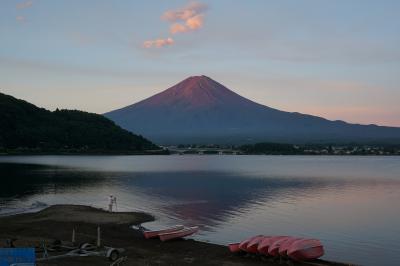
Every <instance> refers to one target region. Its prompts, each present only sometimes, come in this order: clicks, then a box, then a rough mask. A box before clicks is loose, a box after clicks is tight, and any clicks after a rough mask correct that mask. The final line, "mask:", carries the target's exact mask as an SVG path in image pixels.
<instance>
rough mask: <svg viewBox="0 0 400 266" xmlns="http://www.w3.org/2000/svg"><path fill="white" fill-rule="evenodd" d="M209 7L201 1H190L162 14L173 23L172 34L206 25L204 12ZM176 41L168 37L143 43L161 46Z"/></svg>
mask: <svg viewBox="0 0 400 266" xmlns="http://www.w3.org/2000/svg"><path fill="white" fill-rule="evenodd" d="M207 9H208V7H207V5H206V4H203V3H199V2H190V3H189V4H187V5H186V6H184V7H182V8H179V9H176V10H167V11H165V12H164V14H163V15H162V16H161V19H162V20H164V21H167V22H169V23H171V25H170V28H169V32H170V33H171V34H177V33H185V32H191V31H195V30H198V29H200V28H202V27H203V25H204V13H205V12H206V11H207ZM174 43H175V41H174V40H173V39H172V38H171V37H168V38H166V39H156V40H148V41H145V42H144V43H143V47H144V48H153V47H154V48H161V47H165V46H171V45H173V44H174Z"/></svg>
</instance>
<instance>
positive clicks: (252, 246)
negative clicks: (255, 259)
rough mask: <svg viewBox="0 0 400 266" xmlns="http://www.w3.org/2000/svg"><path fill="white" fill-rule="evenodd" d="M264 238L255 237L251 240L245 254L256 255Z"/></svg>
mask: <svg viewBox="0 0 400 266" xmlns="http://www.w3.org/2000/svg"><path fill="white" fill-rule="evenodd" d="M264 238H265V236H257V237H254V238H253V240H251V241H250V242H249V243H248V244H247V247H246V250H247V252H249V253H257V248H258V245H259V244H260V242H261V241H262V240H263V239H264Z"/></svg>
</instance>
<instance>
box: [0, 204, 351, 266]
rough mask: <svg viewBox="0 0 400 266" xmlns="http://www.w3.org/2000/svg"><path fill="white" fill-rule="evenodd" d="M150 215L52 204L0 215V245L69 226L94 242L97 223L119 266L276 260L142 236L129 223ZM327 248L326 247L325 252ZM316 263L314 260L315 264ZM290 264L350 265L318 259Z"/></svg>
mask: <svg viewBox="0 0 400 266" xmlns="http://www.w3.org/2000/svg"><path fill="white" fill-rule="evenodd" d="M154 219H155V218H154V217H153V216H152V215H149V214H146V213H138V212H114V213H110V212H107V211H105V210H102V209H97V208H93V207H89V206H81V205H53V206H50V207H48V208H46V209H44V210H41V211H39V212H35V213H24V214H17V215H12V216H5V217H0V240H1V241H0V247H3V246H4V245H5V240H7V239H16V240H15V241H14V244H15V246H16V247H39V246H40V245H41V243H43V241H44V242H45V243H47V244H49V243H53V242H54V240H61V241H63V242H64V243H65V242H68V241H71V232H72V229H73V228H75V229H76V241H77V243H85V242H88V243H93V244H94V243H95V240H96V232H97V226H100V227H101V232H102V233H101V236H102V237H101V238H102V243H103V245H104V246H111V247H116V248H124V249H125V252H124V253H123V254H122V255H123V256H127V260H126V261H125V262H124V265H139V266H140V265H143V266H144V265H193V266H197V265H206V266H207V265H227V266H228V265H229V266H239V265H264V266H265V265H267V266H278V265H281V264H280V263H279V261H272V260H268V259H266V258H262V257H260V256H254V257H249V256H241V255H236V254H232V253H230V252H229V251H228V248H227V247H226V246H222V245H217V244H211V243H205V242H199V241H195V240H191V239H187V240H177V241H170V242H161V241H159V240H158V239H144V238H143V236H142V233H141V232H140V231H139V230H134V229H132V228H131V226H132V225H139V224H141V223H144V222H150V221H154ZM328 252H329V251H328ZM315 263H317V264H315ZM37 265H39V266H41V265H58V266H64V265H65V266H70V265H75V266H81V265H82V266H84V265H107V266H108V265H110V262H109V261H108V260H107V259H106V258H104V257H70V258H62V259H54V260H47V261H41V262H40V263H38V264H37ZM293 265H319V266H330V265H332V266H333V265H351V264H342V263H336V262H329V261H324V260H317V261H315V262H314V264H311V263H294V264H293Z"/></svg>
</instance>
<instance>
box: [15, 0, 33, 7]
mask: <svg viewBox="0 0 400 266" xmlns="http://www.w3.org/2000/svg"><path fill="white" fill-rule="evenodd" d="M32 4H33V1H32V0H29V1H25V2H21V3H18V4H17V5H16V8H17V9H25V8H28V7H31V6H32Z"/></svg>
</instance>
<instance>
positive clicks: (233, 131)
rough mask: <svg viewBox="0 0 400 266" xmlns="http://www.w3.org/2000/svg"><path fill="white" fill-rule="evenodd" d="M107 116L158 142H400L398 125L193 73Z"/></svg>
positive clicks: (126, 127) (122, 125) (124, 126)
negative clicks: (264, 99)
mask: <svg viewBox="0 0 400 266" xmlns="http://www.w3.org/2000/svg"><path fill="white" fill-rule="evenodd" d="M104 115H105V116H106V117H108V118H110V119H111V120H113V121H114V122H115V123H117V124H118V125H120V126H121V127H123V128H125V129H128V130H130V131H132V132H134V133H137V134H141V135H143V136H146V137H147V138H150V139H151V140H152V141H155V142H156V143H157V144H180V143H196V144H199V143H220V144H223V143H224V144H227V143H231V144H240V143H248V142H259V141H269V142H289V143H322V142H325V143H338V142H359V143H360V142H380V143H383V142H390V143H399V141H400V128H394V127H379V126H376V125H358V124H349V123H346V122H343V121H330V120H326V119H324V118H320V117H316V116H311V115H305V114H300V113H290V112H284V111H280V110H277V109H273V108H270V107H267V106H264V105H261V104H258V103H255V102H253V101H250V100H248V99H246V98H244V97H242V96H240V95H238V94H236V93H235V92H233V91H231V90H229V89H228V88H226V87H225V86H223V85H222V84H220V83H218V82H216V81H214V80H212V79H211V78H209V77H206V76H193V77H189V78H187V79H185V80H183V81H182V82H180V83H178V84H176V85H175V86H173V87H171V88H169V89H167V90H165V91H163V92H161V93H158V94H156V95H154V96H152V97H150V98H147V99H145V100H143V101H140V102H138V103H135V104H132V105H129V106H127V107H124V108H121V109H118V110H114V111H111V112H108V113H106V114H104Z"/></svg>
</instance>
